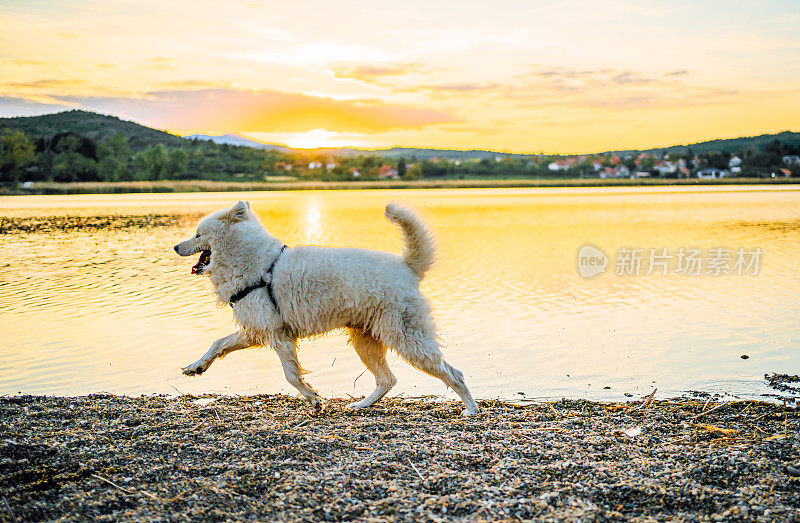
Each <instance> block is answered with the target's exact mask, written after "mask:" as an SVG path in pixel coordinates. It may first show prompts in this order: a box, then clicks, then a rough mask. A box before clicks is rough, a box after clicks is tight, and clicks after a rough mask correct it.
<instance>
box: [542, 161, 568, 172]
mask: <svg viewBox="0 0 800 523" xmlns="http://www.w3.org/2000/svg"><path fill="white" fill-rule="evenodd" d="M547 168H548V169H550V170H551V171H566V170H568V169H569V164H567V161H566V160H556V161H555V162H550V163H549V164H548V166H547Z"/></svg>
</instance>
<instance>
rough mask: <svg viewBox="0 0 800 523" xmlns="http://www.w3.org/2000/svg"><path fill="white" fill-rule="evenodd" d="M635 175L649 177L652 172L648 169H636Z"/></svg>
mask: <svg viewBox="0 0 800 523" xmlns="http://www.w3.org/2000/svg"><path fill="white" fill-rule="evenodd" d="M633 175H634V176H635V177H637V178H647V177H649V176H650V173H649V172H647V171H636V172H635V173H633Z"/></svg>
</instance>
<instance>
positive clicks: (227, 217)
mask: <svg viewBox="0 0 800 523" xmlns="http://www.w3.org/2000/svg"><path fill="white" fill-rule="evenodd" d="M249 209H250V206H249V205H248V204H247V203H245V202H243V201H239V203H237V204H236V205H234V206H233V207H231V210H230V211H228V212H226V213H225V214H223V215H222V216H220V220H224V221H226V222H228V223H237V222H243V221H245V220H246V219H247V211H248V210H249Z"/></svg>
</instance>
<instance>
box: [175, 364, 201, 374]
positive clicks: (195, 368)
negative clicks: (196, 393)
mask: <svg viewBox="0 0 800 523" xmlns="http://www.w3.org/2000/svg"><path fill="white" fill-rule="evenodd" d="M181 370H182V371H183V373H184V374H185V375H186V376H199V375H201V374H202V373H204V372H205V371H206V369H205V367H204V366H203V365H198V364H197V363H192V364H191V365H189V366H188V367H184V368H183V369H181Z"/></svg>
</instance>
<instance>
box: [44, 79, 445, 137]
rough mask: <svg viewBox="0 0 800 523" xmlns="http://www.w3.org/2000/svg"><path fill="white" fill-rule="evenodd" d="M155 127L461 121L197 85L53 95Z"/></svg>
mask: <svg viewBox="0 0 800 523" xmlns="http://www.w3.org/2000/svg"><path fill="white" fill-rule="evenodd" d="M53 98H54V99H58V100H60V101H63V102H66V103H70V104H76V105H79V106H81V107H84V108H87V109H90V110H96V111H100V112H105V113H111V114H119V115H122V116H124V117H126V118H131V119H133V120H135V121H140V122H144V123H147V124H149V125H153V126H155V127H159V128H168V129H202V130H208V131H213V130H218V131H230V130H235V131H237V132H305V131H308V130H309V129H328V130H331V131H337V132H350V133H372V132H384V131H388V130H391V129H401V128H406V129H408V128H420V127H424V126H426V125H429V124H434V123H449V122H456V121H459V120H458V119H457V118H456V117H454V116H453V115H451V114H449V113H446V112H443V111H439V110H435V109H421V108H415V107H408V106H404V105H396V104H389V103H385V102H381V101H377V100H333V99H330V98H322V97H315V96H309V95H304V94H292V93H284V92H279V91H241V90H235V89H201V90H172V91H154V92H149V93H147V94H146V95H144V96H142V97H139V98H134V97H101V96H61V97H58V96H54V97H53Z"/></svg>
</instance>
